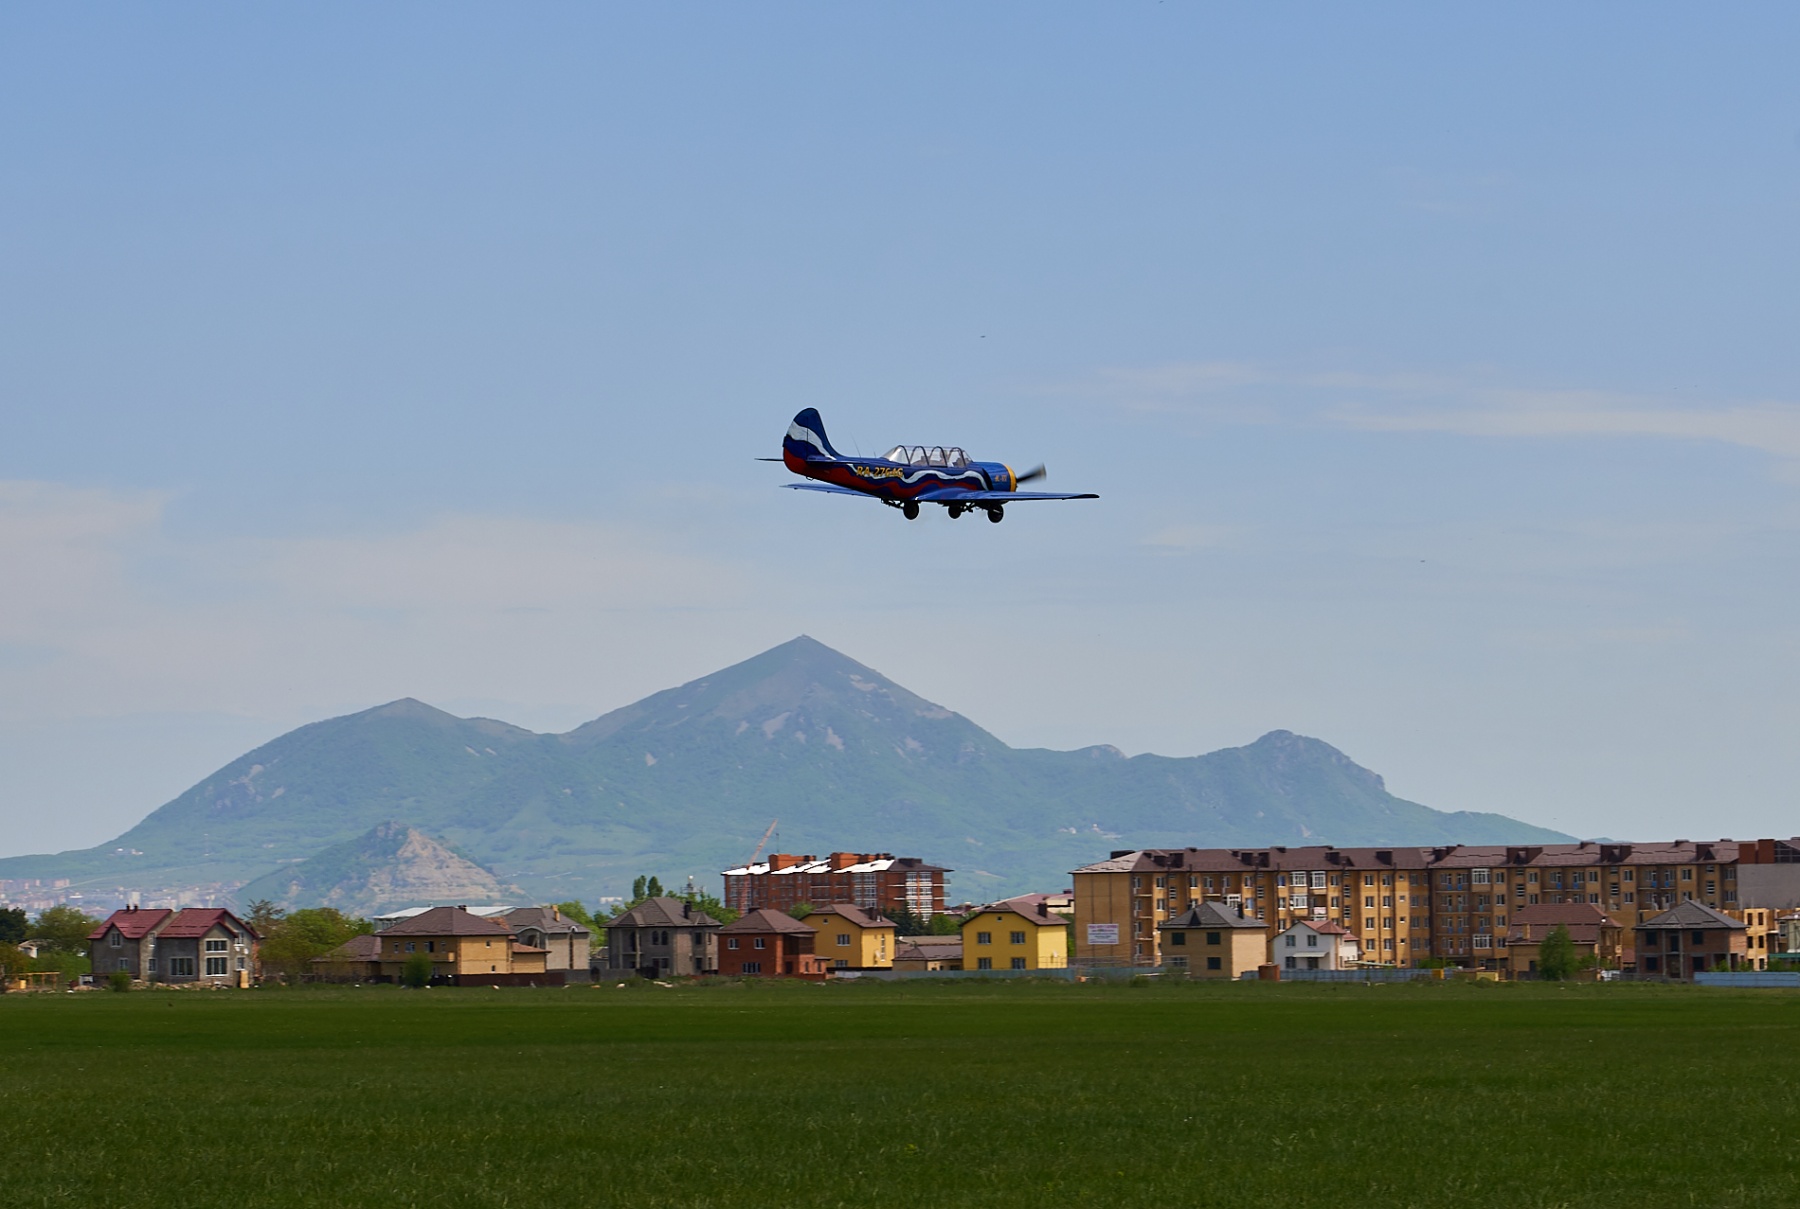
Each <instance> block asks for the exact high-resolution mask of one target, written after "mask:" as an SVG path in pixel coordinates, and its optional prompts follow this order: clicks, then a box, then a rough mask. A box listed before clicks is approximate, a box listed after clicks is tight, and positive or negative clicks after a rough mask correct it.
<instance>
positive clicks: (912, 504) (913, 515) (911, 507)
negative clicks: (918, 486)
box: [900, 500, 919, 521]
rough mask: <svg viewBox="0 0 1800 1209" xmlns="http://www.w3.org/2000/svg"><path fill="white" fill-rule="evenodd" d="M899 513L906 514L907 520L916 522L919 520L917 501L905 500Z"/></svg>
mask: <svg viewBox="0 0 1800 1209" xmlns="http://www.w3.org/2000/svg"><path fill="white" fill-rule="evenodd" d="M900 511H901V512H903V513H905V514H906V519H907V520H909V521H916V520H918V519H919V502H918V501H917V500H907V501H906V502H905V503H904V504H901V505H900Z"/></svg>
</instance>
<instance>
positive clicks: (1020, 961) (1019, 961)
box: [1012, 957, 1025, 970]
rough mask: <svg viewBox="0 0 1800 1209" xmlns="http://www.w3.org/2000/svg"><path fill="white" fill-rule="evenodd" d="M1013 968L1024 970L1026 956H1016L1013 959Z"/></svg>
mask: <svg viewBox="0 0 1800 1209" xmlns="http://www.w3.org/2000/svg"><path fill="white" fill-rule="evenodd" d="M1012 968H1013V969H1015V970H1022V969H1024V968H1025V959H1024V958H1023V957H1015V958H1013V959H1012Z"/></svg>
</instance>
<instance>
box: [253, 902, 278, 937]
mask: <svg viewBox="0 0 1800 1209" xmlns="http://www.w3.org/2000/svg"><path fill="white" fill-rule="evenodd" d="M286 915H287V912H286V911H283V910H282V909H281V908H280V907H277V906H276V905H275V904H274V903H272V902H270V901H269V900H268V899H266V898H259V899H257V900H256V901H255V902H253V903H251V904H250V907H249V914H248V915H245V916H244V922H245V923H247V924H249V925H250V926H251V927H252V928H255V929H256V934H257V935H258V936H267V935H268V934H269V933H270V932H273V931H274V930H275V925H276V924H278V923H280V922H281V921H282V919H283V918H284V917H285V916H286Z"/></svg>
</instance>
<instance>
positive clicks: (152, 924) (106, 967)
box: [88, 907, 261, 987]
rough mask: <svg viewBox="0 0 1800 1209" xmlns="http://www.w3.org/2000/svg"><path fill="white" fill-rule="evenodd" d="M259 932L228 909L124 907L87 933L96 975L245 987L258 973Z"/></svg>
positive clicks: (137, 979)
mask: <svg viewBox="0 0 1800 1209" xmlns="http://www.w3.org/2000/svg"><path fill="white" fill-rule="evenodd" d="M259 940H261V937H259V936H258V935H257V933H256V929H254V928H252V927H251V926H250V925H249V924H247V923H245V922H244V921H243V920H241V919H239V918H238V917H237V916H236V915H233V914H232V913H231V912H230V911H227V910H225V909H224V908H223V907H185V908H183V909H182V910H180V911H171V910H170V909H169V908H167V907H125V908H122V909H121V910H118V911H114V912H113V913H112V914H111V915H110V916H108V917H107V918H106V920H105V921H104V922H103V923H101V924H100V926H99V927H97V928H95V929H94V930H93V931H92V932H90V933H88V961H89V964H90V965H91V967H92V969H93V971H94V973H95V974H96V975H100V976H104V975H110V974H116V973H126V974H129V975H131V977H132V978H133V979H134V980H136V981H140V982H168V983H177V984H191V985H200V986H235V987H246V986H249V985H250V979H251V978H253V977H254V976H255V973H256V946H257V942H258V941H259Z"/></svg>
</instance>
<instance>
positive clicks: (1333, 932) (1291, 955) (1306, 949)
mask: <svg viewBox="0 0 1800 1209" xmlns="http://www.w3.org/2000/svg"><path fill="white" fill-rule="evenodd" d="M1269 947H1270V949H1271V954H1270V960H1271V961H1273V962H1274V963H1275V964H1276V965H1278V966H1280V967H1281V968H1282V969H1283V970H1348V969H1350V968H1351V967H1353V966H1355V965H1356V964H1357V962H1359V961H1360V960H1362V949H1361V946H1359V945H1358V944H1357V943H1356V936H1355V935H1354V934H1353V933H1352V932H1351V931H1350V929H1349V928H1346V927H1345V926H1344V925H1343V924H1337V923H1332V922H1331V921H1330V920H1328V919H1313V920H1306V919H1296V920H1295V921H1294V922H1293V923H1291V924H1289V925H1288V926H1287V927H1285V928H1283V929H1282V930H1281V931H1279V932H1277V933H1276V934H1275V939H1274V940H1272V941H1270V942H1269Z"/></svg>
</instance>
